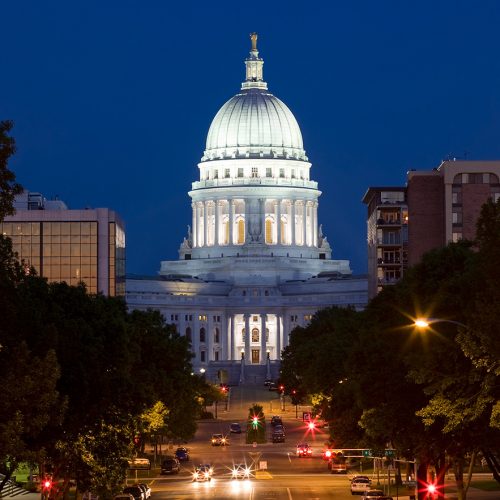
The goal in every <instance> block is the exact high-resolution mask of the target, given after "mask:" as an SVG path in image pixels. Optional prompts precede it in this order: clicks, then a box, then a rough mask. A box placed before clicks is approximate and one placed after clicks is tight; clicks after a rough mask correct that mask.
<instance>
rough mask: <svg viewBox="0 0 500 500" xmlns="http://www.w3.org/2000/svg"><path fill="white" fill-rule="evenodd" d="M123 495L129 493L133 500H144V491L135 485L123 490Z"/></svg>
mask: <svg viewBox="0 0 500 500" xmlns="http://www.w3.org/2000/svg"><path fill="white" fill-rule="evenodd" d="M123 493H130V494H131V495H132V496H133V497H134V500H146V497H145V493H144V491H143V490H142V488H140V487H139V486H138V485H137V484H135V485H133V486H127V487H126V488H123Z"/></svg>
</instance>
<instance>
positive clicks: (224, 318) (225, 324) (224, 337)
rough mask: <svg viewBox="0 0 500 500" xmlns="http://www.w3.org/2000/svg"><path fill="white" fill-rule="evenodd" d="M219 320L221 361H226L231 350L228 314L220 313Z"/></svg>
mask: <svg viewBox="0 0 500 500" xmlns="http://www.w3.org/2000/svg"><path fill="white" fill-rule="evenodd" d="M220 321H221V324H220V326H221V332H220V333H221V337H220V338H221V340H220V341H221V343H222V361H227V360H228V359H229V353H230V352H231V350H230V347H229V316H228V315H227V313H225V312H224V313H222V315H221V317H220Z"/></svg>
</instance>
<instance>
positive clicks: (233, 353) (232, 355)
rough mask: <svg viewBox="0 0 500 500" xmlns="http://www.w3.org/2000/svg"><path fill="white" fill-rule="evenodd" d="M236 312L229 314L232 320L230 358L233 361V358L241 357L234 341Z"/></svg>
mask: <svg viewBox="0 0 500 500" xmlns="http://www.w3.org/2000/svg"><path fill="white" fill-rule="evenodd" d="M234 316H235V315H234V313H231V314H230V315H229V319H230V320H231V325H230V327H231V333H230V339H229V345H230V351H229V352H230V356H229V360H230V361H232V360H237V359H239V358H238V356H237V353H236V346H235V343H234Z"/></svg>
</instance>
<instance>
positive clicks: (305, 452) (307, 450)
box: [297, 443, 312, 458]
mask: <svg viewBox="0 0 500 500" xmlns="http://www.w3.org/2000/svg"><path fill="white" fill-rule="evenodd" d="M297 456H298V457H299V458H300V457H310V456H312V448H311V447H310V446H309V445H308V444H307V443H299V444H298V445H297Z"/></svg>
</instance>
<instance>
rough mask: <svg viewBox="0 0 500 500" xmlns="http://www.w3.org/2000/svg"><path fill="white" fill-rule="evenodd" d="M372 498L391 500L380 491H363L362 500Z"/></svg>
mask: <svg viewBox="0 0 500 500" xmlns="http://www.w3.org/2000/svg"><path fill="white" fill-rule="evenodd" d="M373 498H376V500H389V499H391V500H392V498H391V497H388V496H386V495H385V493H384V492H383V491H382V490H368V491H365V492H364V494H363V499H362V500H372V499H373Z"/></svg>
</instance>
